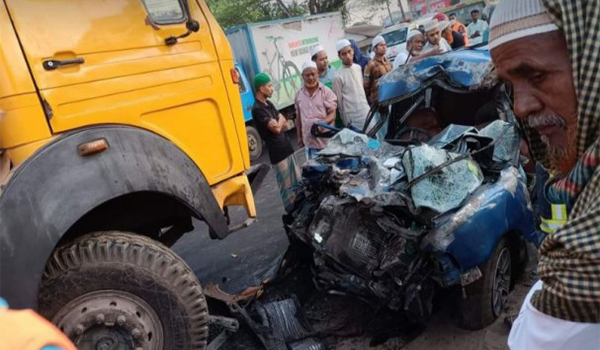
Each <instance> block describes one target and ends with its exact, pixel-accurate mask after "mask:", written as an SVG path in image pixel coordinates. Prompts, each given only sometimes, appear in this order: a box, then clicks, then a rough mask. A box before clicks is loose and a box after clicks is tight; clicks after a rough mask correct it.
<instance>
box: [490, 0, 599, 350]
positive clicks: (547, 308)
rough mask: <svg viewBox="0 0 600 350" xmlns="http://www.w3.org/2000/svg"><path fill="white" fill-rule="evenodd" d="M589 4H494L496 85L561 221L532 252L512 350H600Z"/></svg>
mask: <svg viewBox="0 0 600 350" xmlns="http://www.w3.org/2000/svg"><path fill="white" fill-rule="evenodd" d="M599 13H600V2H598V1H570V0H544V1H542V0H502V1H500V3H499V5H498V6H497V7H496V11H495V12H494V16H493V17H492V24H491V30H490V49H491V54H492V59H493V61H494V64H495V65H496V67H497V71H498V75H499V76H500V77H501V78H503V79H505V80H507V81H508V82H510V83H511V84H512V87H513V94H514V111H515V114H516V115H517V117H518V118H519V119H520V121H521V124H522V126H523V128H524V130H525V134H526V136H527V139H528V142H529V146H530V148H531V152H532V154H533V156H534V158H535V159H536V161H537V162H538V163H539V164H541V165H543V166H544V167H545V168H546V169H548V170H549V171H550V173H551V174H552V176H551V180H550V181H548V182H546V183H545V184H540V185H542V186H544V188H543V189H544V190H543V192H544V195H545V198H544V199H545V200H546V201H548V202H549V203H550V204H552V205H553V206H556V207H562V208H564V211H566V212H567V213H566V215H563V213H561V210H559V212H558V213H557V214H559V215H560V216H565V217H566V218H567V219H566V220H565V223H564V224H563V225H562V226H560V227H555V228H554V229H555V231H554V232H551V233H549V234H548V236H547V237H546V239H545V240H544V241H543V242H542V244H541V247H540V249H539V265H538V274H539V276H540V278H541V281H539V282H538V283H536V284H535V285H534V286H533V288H532V289H531V291H530V292H529V294H528V295H527V297H526V299H525V301H524V303H523V306H522V308H521V311H520V313H519V316H518V318H517V320H516V321H515V322H514V324H513V327H512V330H511V334H510V337H509V340H508V344H509V346H510V347H511V349H543V350H554V349H556V350H558V349H578V350H579V349H590V350H591V349H600V167H599V165H600V140H599V135H600V124H599V122H598V117H599V116H600V93H599V90H598V72H600V45H599V44H598V43H599V42H600V28H599V26H598V23H599V22H598V14H599Z"/></svg>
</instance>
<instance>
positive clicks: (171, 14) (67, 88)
mask: <svg viewBox="0 0 600 350" xmlns="http://www.w3.org/2000/svg"><path fill="white" fill-rule="evenodd" d="M6 3H7V6H8V8H9V11H10V13H11V16H12V19H13V22H14V25H15V27H16V29H17V32H18V33H19V37H20V41H21V44H22V46H23V49H24V51H25V54H26V57H27V60H28V63H29V66H30V68H31V72H32V74H33V77H34V79H35V82H36V85H37V89H38V92H39V94H40V97H41V99H42V101H43V103H44V105H45V106H46V111H47V116H48V118H49V125H50V127H51V129H52V131H53V133H61V132H65V131H68V130H73V129H76V128H81V127H87V126H90V125H98V124H123V125H130V126H135V127H141V128H145V129H148V130H150V131H153V132H156V133H158V134H160V135H163V136H164V137H166V138H168V139H169V140H171V141H172V142H174V143H175V144H177V145H178V146H179V147H180V148H181V149H182V150H184V152H186V153H187V154H188V155H189V156H190V157H191V158H192V159H193V160H194V161H195V162H196V163H197V164H198V166H199V167H200V169H202V170H203V172H204V173H205V176H206V177H207V180H208V181H209V183H211V184H214V183H217V182H219V181H222V180H224V179H227V178H229V177H230V176H231V175H233V174H237V173H240V172H242V171H243V169H244V166H243V160H242V154H241V151H240V143H239V141H238V135H237V132H236V129H235V124H234V120H233V115H232V111H231V108H230V104H229V100H228V97H227V92H226V89H225V82H224V79H225V78H224V76H223V74H222V70H221V69H220V63H219V60H218V57H217V53H216V51H215V47H214V43H213V40H212V36H211V31H210V28H209V25H208V23H207V20H206V17H205V16H204V14H203V12H202V9H201V8H200V7H199V6H198V3H196V2H195V1H188V3H189V7H190V15H191V17H192V18H193V19H194V20H196V21H198V22H199V24H200V30H199V31H198V32H196V33H192V34H191V35H189V36H188V37H187V38H183V39H180V40H179V42H178V43H176V44H175V45H167V44H166V42H165V39H167V38H169V37H171V36H178V35H181V34H183V33H185V32H186V25H185V23H186V21H187V19H188V18H187V17H188V15H187V14H186V11H185V9H184V6H183V3H182V2H181V0H93V1H92V0H52V1H38V0H6ZM61 62H62V63H65V62H66V63H68V64H65V65H60V63H61ZM229 78H230V79H231V77H229Z"/></svg>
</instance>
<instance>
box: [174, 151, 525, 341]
mask: <svg viewBox="0 0 600 350" xmlns="http://www.w3.org/2000/svg"><path fill="white" fill-rule="evenodd" d="M298 155H299V156H300V158H301V159H302V160H303V159H304V155H303V152H301V151H299V152H298ZM260 161H264V162H268V159H267V157H266V156H263V157H262V158H261V159H260ZM255 201H256V205H257V210H258V221H257V222H256V223H255V224H254V225H253V226H251V227H249V228H246V229H244V230H242V231H239V232H237V233H234V234H232V235H231V236H229V237H228V238H226V239H225V240H223V241H213V240H211V239H210V238H209V237H208V232H207V228H206V226H205V225H204V224H203V223H201V222H195V223H194V224H195V226H196V229H195V230H194V231H193V232H190V233H188V234H186V235H185V236H184V237H183V238H182V239H181V240H180V241H179V242H178V243H177V244H176V245H175V247H174V249H175V251H176V252H177V253H179V254H180V255H181V256H182V257H183V258H184V259H185V261H186V262H187V263H188V265H190V267H191V268H192V269H193V270H194V272H195V273H196V274H197V276H198V278H199V280H200V282H201V283H202V284H203V285H205V286H206V285H208V284H209V283H212V284H218V285H219V286H220V288H221V289H223V290H224V291H226V292H229V293H238V292H241V291H242V290H244V289H245V288H246V287H248V286H256V285H259V284H260V281H262V280H263V279H264V277H265V273H264V272H265V270H268V269H269V267H272V266H273V265H274V263H277V261H278V258H279V257H280V256H281V255H282V254H283V253H285V251H286V249H287V246H288V240H287V237H286V235H285V232H284V230H283V226H282V221H281V216H282V215H283V213H284V211H283V207H282V203H281V199H280V198H279V193H278V187H277V184H276V181H275V177H274V174H273V173H270V174H269V175H268V176H267V178H266V180H265V182H264V184H263V186H262V188H261V189H260V190H259V191H258V192H257V193H256V194H255ZM232 217H233V219H234V220H240V219H242V218H243V217H244V215H243V211H241V210H236V211H234V212H233V215H232ZM302 283H304V282H302ZM305 285H307V286H309V287H310V285H311V283H310V280H308V281H306V283H305ZM529 285H530V283H529V282H524V281H521V282H520V283H519V284H518V285H517V286H516V289H515V291H514V292H513V293H511V296H510V307H509V310H507V312H508V313H516V312H517V311H518V309H519V307H520V305H521V302H522V299H523V297H524V296H525V294H526V292H527V290H528V287H529ZM328 298H330V297H329V296H322V295H319V294H315V296H314V297H312V299H318V302H317V303H316V304H315V303H313V308H314V307H315V306H314V305H317V306H316V307H317V308H321V309H322V310H321V311H322V312H321V314H324V316H323V317H324V318H325V319H327V321H331V320H332V319H336V320H335V321H340V322H341V326H340V327H342V328H345V329H348V328H352V327H355V326H356V324H357V323H358V324H359V326H357V327H364V325H360V323H361V322H363V323H365V322H367V321H366V320H365V319H361V316H360V315H362V314H361V312H362V311H360V309H361V308H362V309H365V308H364V306H361V305H360V304H361V303H360V302H357V301H356V300H347V299H345V300H338V299H328ZM312 299H311V300H312ZM445 306H447V307H445ZM445 306H442V309H441V310H440V311H439V312H437V313H436V314H435V315H434V317H433V320H432V321H431V322H430V323H429V325H428V326H427V328H426V329H424V330H420V331H419V332H417V334H414V333H411V334H410V335H409V334H407V333H406V332H402V331H400V332H399V333H398V334H395V335H390V339H388V340H387V341H386V340H385V339H384V340H382V341H380V342H378V343H382V344H378V345H375V344H374V343H373V337H372V334H371V335H359V336H347V337H343V336H332V337H329V338H327V339H325V342H326V344H327V348H329V349H340V350H341V349H365V348H373V349H400V348H402V349H406V350H425V349H449V350H454V349H456V350H458V349H461V350H482V349H508V347H507V346H506V340H507V337H508V332H509V330H508V327H506V326H505V325H504V324H503V318H504V317H502V316H501V317H500V318H499V319H498V320H497V322H496V323H494V324H493V325H491V326H489V327H488V328H486V329H484V330H480V331H476V332H472V331H465V330H461V329H459V328H458V327H457V326H456V323H455V321H454V315H453V311H452V308H451V307H450V305H445ZM330 307H331V309H330ZM335 308H337V309H335ZM313 311H314V310H313ZM317 311H319V310H317ZM355 311H356V312H355ZM318 313H319V312H317V314H318ZM342 315H346V316H342ZM356 315H359V316H356ZM343 318H345V319H343ZM337 319H343V320H337ZM390 322H392V323H393V322H394V321H390ZM377 327H379V326H377ZM382 327H384V328H385V327H390V328H394V329H398V328H402V325H397V324H389V322H388V324H385V322H384V325H383V326H382ZM261 348H262V347H261V346H260V343H258V342H257V341H256V340H255V338H254V337H253V336H252V335H251V333H250V332H249V330H247V329H245V328H242V329H241V330H240V331H239V332H238V333H236V334H235V335H234V336H232V337H231V338H230V339H229V340H228V342H227V343H226V344H225V346H224V347H222V349H225V350H226V349H261Z"/></svg>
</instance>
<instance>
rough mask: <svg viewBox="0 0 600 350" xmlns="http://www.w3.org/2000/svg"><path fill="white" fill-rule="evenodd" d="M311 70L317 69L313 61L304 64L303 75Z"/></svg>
mask: <svg viewBox="0 0 600 350" xmlns="http://www.w3.org/2000/svg"><path fill="white" fill-rule="evenodd" d="M309 68H314V69H317V64H316V63H315V62H313V61H306V62H304V64H302V73H304V71H305V70H307V69H309Z"/></svg>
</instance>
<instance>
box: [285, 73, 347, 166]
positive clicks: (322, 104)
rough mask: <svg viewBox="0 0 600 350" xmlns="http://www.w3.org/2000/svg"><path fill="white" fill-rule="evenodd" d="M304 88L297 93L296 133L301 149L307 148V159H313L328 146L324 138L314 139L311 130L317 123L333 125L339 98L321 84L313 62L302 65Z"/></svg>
mask: <svg viewBox="0 0 600 350" xmlns="http://www.w3.org/2000/svg"><path fill="white" fill-rule="evenodd" d="M302 81H303V82H304V84H303V86H302V88H300V90H298V92H297V93H296V100H295V104H296V122H297V125H296V132H297V133H298V143H300V147H305V148H304V150H305V151H306V158H307V159H312V158H313V157H314V156H315V155H316V153H317V152H318V151H320V150H322V149H323V148H325V146H326V145H327V141H326V139H324V138H317V137H314V136H313V135H312V134H311V132H310V130H311V128H312V127H313V125H314V124H315V123H316V122H323V123H326V124H330V125H333V123H334V122H335V112H336V109H337V97H336V96H335V94H334V93H333V91H331V89H330V88H328V87H327V86H325V85H324V84H323V83H321V82H319V70H318V69H317V64H316V63H315V62H313V61H308V62H305V63H304V64H303V65H302Z"/></svg>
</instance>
